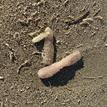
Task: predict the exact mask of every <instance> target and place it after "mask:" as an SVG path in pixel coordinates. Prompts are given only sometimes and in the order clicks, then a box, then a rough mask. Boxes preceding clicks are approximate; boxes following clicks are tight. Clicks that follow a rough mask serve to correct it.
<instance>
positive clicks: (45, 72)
mask: <svg viewBox="0 0 107 107" xmlns="http://www.w3.org/2000/svg"><path fill="white" fill-rule="evenodd" d="M80 59H81V52H80V51H78V50H76V51H74V52H73V53H72V54H70V55H68V56H66V57H65V58H63V59H62V60H60V61H59V62H55V63H53V64H52V65H50V66H47V67H44V68H41V69H40V70H39V71H38V77H39V78H41V79H45V78H49V77H52V76H53V75H55V74H56V73H58V72H59V71H60V70H61V69H62V68H64V67H67V66H70V65H73V64H74V63H76V62H77V61H79V60H80Z"/></svg>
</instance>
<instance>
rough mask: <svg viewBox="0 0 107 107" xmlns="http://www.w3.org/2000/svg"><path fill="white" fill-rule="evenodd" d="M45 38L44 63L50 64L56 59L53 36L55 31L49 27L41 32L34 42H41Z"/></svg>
mask: <svg viewBox="0 0 107 107" xmlns="http://www.w3.org/2000/svg"><path fill="white" fill-rule="evenodd" d="M43 39H44V47H43V53H42V58H43V61H42V63H43V64H44V65H50V64H52V63H53V60H54V44H53V41H54V38H53V31H52V30H51V29H50V28H49V27H47V28H46V29H45V31H44V32H43V33H40V34H39V35H38V36H37V37H35V38H33V39H32V42H33V43H37V42H40V41H41V40H43Z"/></svg>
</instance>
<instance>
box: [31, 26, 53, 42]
mask: <svg viewBox="0 0 107 107" xmlns="http://www.w3.org/2000/svg"><path fill="white" fill-rule="evenodd" d="M48 36H53V31H52V30H51V29H50V28H49V27H47V28H46V29H45V31H44V32H42V33H40V34H39V35H38V36H36V37H34V38H33V39H32V43H37V42H40V41H41V40H43V39H44V38H47V37H48Z"/></svg>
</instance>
